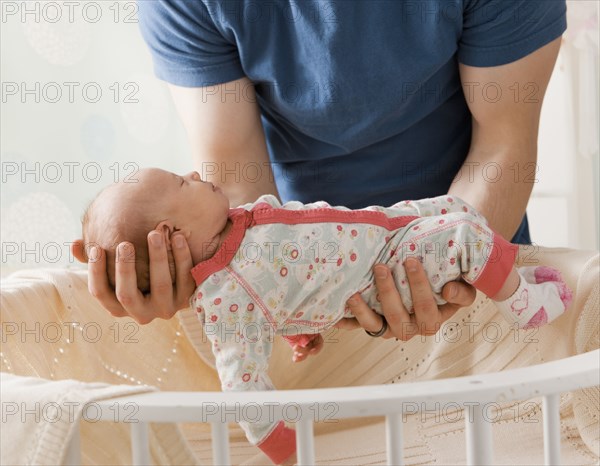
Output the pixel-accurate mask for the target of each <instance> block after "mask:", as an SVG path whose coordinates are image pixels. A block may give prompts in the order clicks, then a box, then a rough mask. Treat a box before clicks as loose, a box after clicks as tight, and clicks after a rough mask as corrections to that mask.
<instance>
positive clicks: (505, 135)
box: [448, 38, 561, 239]
mask: <svg viewBox="0 0 600 466" xmlns="http://www.w3.org/2000/svg"><path fill="white" fill-rule="evenodd" d="M560 41H561V39H560V38H558V39H556V40H554V41H552V42H550V43H549V44H547V45H545V46H544V47H542V48H540V49H538V50H537V51H535V52H533V53H531V54H530V55H527V56H526V57H524V58H522V59H520V60H517V61H515V62H513V63H509V64H507V65H502V66H494V67H489V68H478V67H473V66H467V65H463V64H460V77H461V81H462V84H463V90H464V93H465V98H466V99H467V103H468V105H469V109H470V111H471V114H472V115H473V117H472V118H473V134H472V138H471V148H470V150H469V153H468V155H467V158H466V160H465V163H464V165H463V167H462V169H461V170H460V171H459V172H458V174H457V175H456V178H455V180H454V182H453V184H452V186H451V187H450V190H449V191H448V192H449V193H450V194H454V195H456V196H458V197H460V198H462V199H464V200H465V201H467V202H468V203H470V204H471V205H473V207H475V208H476V209H478V210H479V212H481V213H482V214H483V215H484V216H485V217H486V218H487V219H488V221H489V224H490V227H491V228H493V229H494V230H495V231H497V232H498V233H500V234H501V235H502V236H504V237H505V238H507V239H510V238H512V237H513V235H514V234H515V232H516V231H517V228H518V227H519V224H520V223H521V220H522V218H523V215H524V214H525V208H526V207H527V202H528V201H529V196H530V195H531V191H532V189H533V183H534V182H535V179H536V176H537V168H536V161H537V139H538V128H539V121H540V112H541V108H542V102H543V99H544V94H545V92H546V88H547V86H548V81H549V80H550V76H551V74H552V69H553V68H554V64H555V62H556V57H557V56H558V51H559V49H560ZM499 201H500V202H499Z"/></svg>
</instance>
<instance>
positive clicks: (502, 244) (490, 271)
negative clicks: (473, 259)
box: [471, 231, 519, 298]
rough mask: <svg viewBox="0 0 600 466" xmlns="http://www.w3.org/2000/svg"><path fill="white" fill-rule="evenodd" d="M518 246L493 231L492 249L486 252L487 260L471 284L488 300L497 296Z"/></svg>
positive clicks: (512, 262) (510, 267) (510, 268)
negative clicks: (487, 297)
mask: <svg viewBox="0 0 600 466" xmlns="http://www.w3.org/2000/svg"><path fill="white" fill-rule="evenodd" d="M518 252H519V246H518V245H516V244H512V243H510V242H508V241H506V240H505V239H504V238H503V237H502V236H500V235H499V234H498V233H496V232H495V231H494V237H493V242H492V248H491V250H490V251H489V252H488V260H487V262H486V263H485V266H484V267H483V270H482V271H481V273H480V274H479V277H477V280H475V281H474V282H472V283H471V285H473V286H474V287H475V288H477V289H478V290H479V291H482V292H484V293H485V294H486V295H487V296H489V297H490V298H493V297H494V296H496V295H497V294H498V291H500V288H502V285H504V282H505V281H506V279H507V278H508V275H509V274H510V271H511V270H512V268H513V267H514V265H515V259H516V257H517V254H518Z"/></svg>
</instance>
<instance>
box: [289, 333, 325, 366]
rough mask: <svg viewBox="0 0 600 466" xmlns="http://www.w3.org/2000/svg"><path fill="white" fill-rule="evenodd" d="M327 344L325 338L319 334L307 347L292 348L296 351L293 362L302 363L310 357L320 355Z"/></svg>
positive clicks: (297, 346) (295, 346)
mask: <svg viewBox="0 0 600 466" xmlns="http://www.w3.org/2000/svg"><path fill="white" fill-rule="evenodd" d="M324 344H325V340H323V336H322V335H321V334H318V335H316V336H315V338H313V339H312V340H311V341H310V342H309V343H308V345H307V346H300V345H294V346H292V350H293V351H294V355H293V356H292V361H294V362H302V361H304V360H305V359H306V358H307V357H308V356H310V355H315V354H318V353H319V351H321V350H322V349H323V345H324Z"/></svg>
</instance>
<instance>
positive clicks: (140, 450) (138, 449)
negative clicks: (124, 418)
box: [131, 422, 151, 466]
mask: <svg viewBox="0 0 600 466" xmlns="http://www.w3.org/2000/svg"><path fill="white" fill-rule="evenodd" d="M131 450H132V458H131V462H132V464H134V465H136V466H137V465H140V466H141V465H148V464H151V463H150V444H149V442H148V423H147V422H133V423H132V424H131Z"/></svg>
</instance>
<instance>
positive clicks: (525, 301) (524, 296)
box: [510, 289, 529, 316]
mask: <svg viewBox="0 0 600 466" xmlns="http://www.w3.org/2000/svg"><path fill="white" fill-rule="evenodd" d="M528 306H529V290H527V289H525V290H523V291H521V296H520V297H519V299H516V300H514V301H513V302H512V304H511V305H510V308H511V309H512V311H513V312H514V313H515V314H517V315H518V316H520V315H521V312H523V311H524V310H525V309H527V307H528Z"/></svg>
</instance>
